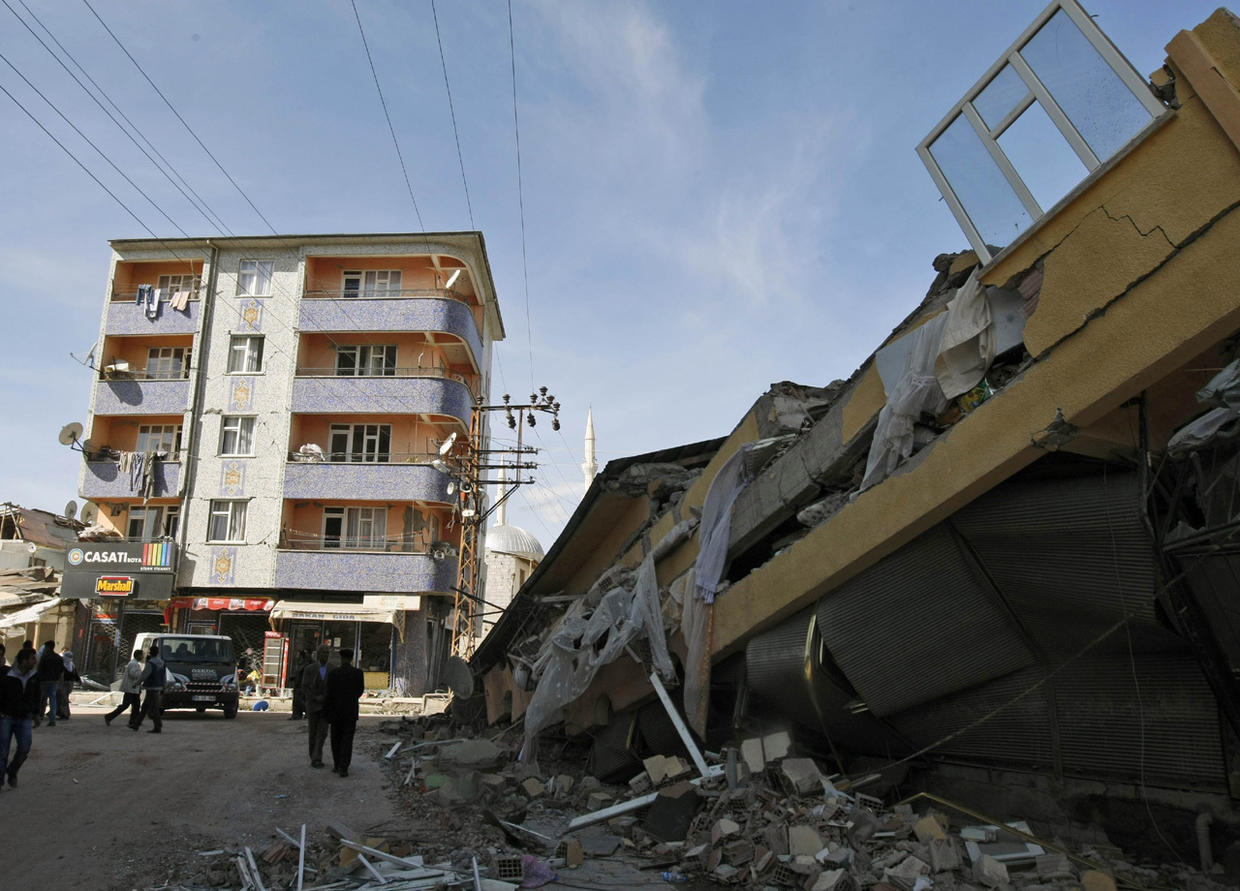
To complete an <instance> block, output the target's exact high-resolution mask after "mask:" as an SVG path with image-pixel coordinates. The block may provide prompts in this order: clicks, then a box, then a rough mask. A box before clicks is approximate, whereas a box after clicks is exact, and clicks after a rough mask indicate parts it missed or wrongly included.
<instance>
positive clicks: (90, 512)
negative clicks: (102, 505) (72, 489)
mask: <svg viewBox="0 0 1240 891" xmlns="http://www.w3.org/2000/svg"><path fill="white" fill-rule="evenodd" d="M80 519H81V521H82V522H83V523H85V524H86V525H87V526H94V525H95V520H97V519H99V506H98V505H97V504H95V503H94V502H93V501H88V502H86V503H85V504H83V505H82V516H81V517H80Z"/></svg>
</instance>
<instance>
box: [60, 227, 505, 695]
mask: <svg viewBox="0 0 1240 891" xmlns="http://www.w3.org/2000/svg"><path fill="white" fill-rule="evenodd" d="M111 246H112V249H113V258H112V264H111V270H110V274H109V277H108V287H107V294H106V297H105V301H104V309H103V319H102V323H101V327H100V338H99V343H98V345H97V349H96V357H97V359H96V365H97V371H98V377H97V379H96V380H95V382H94V385H93V388H92V393H91V398H90V418H89V422H88V425H87V431H86V436H87V439H86V440H85V441H84V443H83V444H84V446H85V449H86V454H85V458H86V460H85V462H84V466H83V469H82V474H81V486H80V490H81V495H82V496H84V497H85V498H88V499H90V500H91V501H92V502H93V503H94V504H96V505H98V507H99V511H98V521H97V523H98V525H100V526H103V527H106V528H107V529H108V530H113V531H114V534H116V535H119V536H120V538H121V539H123V543H122V542H120V541H118V540H116V539H115V538H114V539H113V540H111V541H101V542H95V543H92V544H87V543H83V545H82V548H81V551H80V553H78V554H76V555H74V554H71V555H70V561H69V562H70V571H69V573H68V575H67V577H66V588H65V590H66V593H67V594H68V595H69V596H82V597H89V598H93V599H94V600H95V604H96V606H95V609H94V610H92V620H91V633H90V635H89V639H90V642H91V646H90V652H89V653H88V654H87V664H88V667H90V668H95V669H99V668H103V667H106V666H107V665H108V664H110V663H111V661H112V659H113V652H114V650H115V648H116V646H117V645H118V644H119V646H120V649H121V652H122V654H123V653H124V651H125V650H126V649H127V648H128V645H129V644H128V642H129V641H131V640H132V639H133V636H134V635H135V634H137V633H139V632H141V631H146V630H156V629H159V628H169V629H171V630H175V631H189V632H200V633H221V634H229V635H232V636H233V637H234V639H235V640H236V642H237V643H238V644H239V645H240V646H241V648H242V650H243V651H244V649H245V648H246V647H250V648H252V649H254V650H255V651H259V650H260V649H261V648H263V646H264V638H265V637H266V638H267V639H268V652H269V654H270V652H271V647H270V640H271V638H272V634H271V632H272V631H273V630H274V631H275V632H278V633H279V634H280V635H282V636H283V637H284V638H285V640H286V641H287V644H286V646H287V652H288V654H289V656H288V659H287V661H288V662H293V661H295V659H296V655H297V654H298V653H300V652H302V651H308V650H311V649H312V648H313V646H314V645H315V644H316V643H318V642H319V641H325V642H328V643H330V644H332V645H333V646H335V647H353V648H354V649H356V650H357V651H358V659H359V662H358V664H359V665H360V666H361V667H362V668H363V669H365V670H367V671H368V673H369V674H368V683H369V685H370V686H372V687H388V686H389V685H390V686H392V687H394V688H396V689H397V690H399V691H402V692H407V693H410V694H417V693H420V692H422V691H423V690H424V689H426V688H427V686H428V684H431V683H433V681H434V675H435V672H436V666H437V664H438V662H439V660H440V659H441V657H442V654H443V653H445V652H446V648H447V638H448V637H449V636H450V630H446V629H445V628H444V623H445V621H446V620H447V619H448V618H449V614H450V612H451V609H452V598H453V597H454V587H455V586H456V584H457V568H458V567H457V555H458V553H459V550H460V544H461V534H462V525H461V517H460V512H459V506H460V505H459V502H458V501H457V500H456V499H457V498H459V497H460V496H459V494H457V495H455V496H454V495H453V494H450V491H451V487H450V485H449V484H450V482H451V481H450V480H449V478H448V477H447V476H445V475H444V474H442V473H440V472H439V471H437V470H436V469H435V468H434V467H433V466H432V465H431V461H432V460H433V459H434V458H436V457H438V452H439V448H440V446H441V445H442V444H443V443H444V441H445V440H446V439H448V438H449V436H450V435H451V434H452V433H456V434H458V436H457V438H456V444H455V445H454V446H453V448H454V449H456V450H462V449H466V448H468V447H469V445H468V440H469V431H470V421H471V412H472V411H473V408H474V406H475V404H476V403H477V402H478V400H479V398H480V397H481V396H482V395H483V394H485V393H486V392H487V390H488V387H489V383H490V364H491V349H492V344H493V343H494V342H495V341H498V340H501V339H503V322H502V320H501V318H500V313H499V307H498V305H497V303H496V298H495V289H494V284H493V282H492V279H491V273H490V268H489V264H488V260H487V256H486V248H485V243H484V241H483V238H482V235H481V233H478V232H455V233H428V234H425V235H423V234H415V235H313V236H275V237H255V238H247V237H240V238H238V237H230V238H210V239H171V240H157V239H135V240H128V239H127V240H118V241H113V242H111ZM75 559H76V561H77V563H76V565H74V561H75ZM109 578H129V579H130V581H129V582H128V583H125V582H109V581H107V579H109ZM118 626H119V627H118ZM118 632H119V633H118Z"/></svg>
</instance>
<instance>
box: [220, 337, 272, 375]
mask: <svg viewBox="0 0 1240 891" xmlns="http://www.w3.org/2000/svg"><path fill="white" fill-rule="evenodd" d="M265 340H266V337H265V336H264V335H262V334H233V335H231V336H230V337H229V340H228V371H227V372H225V373H226V374H261V373H262V371H263V341H265ZM255 343H257V344H258V349H257V350H254V349H253V346H254V344H255ZM238 347H241V348H240V349H238ZM238 356H240V357H241V358H240V359H239V360H238V361H237V362H234V361H233V360H234V359H237V357H238ZM234 365H240V367H233V366H234ZM251 366H253V367H251Z"/></svg>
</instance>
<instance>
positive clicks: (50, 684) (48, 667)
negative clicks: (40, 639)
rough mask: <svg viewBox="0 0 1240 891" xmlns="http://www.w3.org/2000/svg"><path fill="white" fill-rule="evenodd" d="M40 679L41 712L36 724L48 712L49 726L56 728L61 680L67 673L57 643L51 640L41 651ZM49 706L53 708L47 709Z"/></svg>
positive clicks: (45, 643)
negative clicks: (45, 711) (57, 650)
mask: <svg viewBox="0 0 1240 891" xmlns="http://www.w3.org/2000/svg"><path fill="white" fill-rule="evenodd" d="M37 671H38V678H39V711H38V714H37V716H36V718H35V724H38V723H39V722H40V721H42V720H43V712H44V710H45V709H46V710H47V726H48V727H55V726H56V701H57V695H58V694H59V692H60V680H61V678H62V677H63V676H64V673H65V660H64V659H62V658H60V654H59V653H57V652H56V641H54V640H49V641H46V642H44V644H43V649H42V650H40V651H39V662H38V669H37ZM48 705H50V706H51V708H50V709H49V708H47V707H48Z"/></svg>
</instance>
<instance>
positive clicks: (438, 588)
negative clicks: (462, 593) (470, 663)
mask: <svg viewBox="0 0 1240 891" xmlns="http://www.w3.org/2000/svg"><path fill="white" fill-rule="evenodd" d="M393 546H394V547H401V545H400V544H399V543H394V545H393ZM456 570H457V559H456V557H455V556H454V555H452V554H446V555H444V556H441V557H438V558H436V557H432V556H431V555H430V554H427V553H420V554H419V553H404V552H395V553H392V552H384V551H348V550H336V549H332V550H279V551H277V552H276V572H275V580H274V586H275V587H277V588H290V589H302V590H310V591H314V590H319V591H322V590H335V591H377V592H380V593H388V594H430V593H440V594H448V593H451V591H452V589H453V587H454V586H455V585H456Z"/></svg>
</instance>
